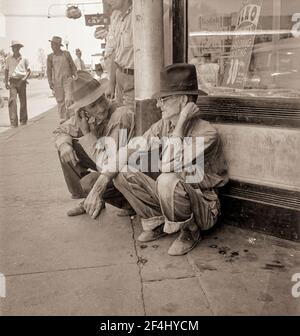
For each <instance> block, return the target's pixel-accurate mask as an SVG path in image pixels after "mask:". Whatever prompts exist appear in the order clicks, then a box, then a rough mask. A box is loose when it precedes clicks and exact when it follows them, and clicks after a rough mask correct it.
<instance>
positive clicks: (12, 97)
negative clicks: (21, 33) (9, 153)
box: [5, 41, 31, 127]
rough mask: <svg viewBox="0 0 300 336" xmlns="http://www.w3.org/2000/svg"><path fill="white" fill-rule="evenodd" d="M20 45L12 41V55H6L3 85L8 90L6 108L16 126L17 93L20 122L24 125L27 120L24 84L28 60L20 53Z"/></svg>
mask: <svg viewBox="0 0 300 336" xmlns="http://www.w3.org/2000/svg"><path fill="white" fill-rule="evenodd" d="M22 47H23V45H22V44H21V43H19V42H18V41H12V43H11V48H12V51H13V55H11V56H8V57H7V59H6V65H5V87H6V89H7V90H9V101H8V110H9V118H10V123H11V126H12V127H18V109H17V97H18V95H19V99H20V124H21V125H26V123H27V120H28V115H27V97H26V84H27V78H28V77H29V76H30V73H31V71H30V68H29V62H28V60H27V59H26V58H24V57H23V56H22V55H21V53H20V49H21V48H22Z"/></svg>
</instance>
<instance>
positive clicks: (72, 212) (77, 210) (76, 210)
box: [67, 202, 85, 217]
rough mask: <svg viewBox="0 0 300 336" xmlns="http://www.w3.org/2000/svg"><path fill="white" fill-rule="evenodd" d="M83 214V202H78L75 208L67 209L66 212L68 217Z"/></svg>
mask: <svg viewBox="0 0 300 336" xmlns="http://www.w3.org/2000/svg"><path fill="white" fill-rule="evenodd" d="M83 214H85V210H84V207H83V202H80V203H79V204H78V205H77V206H76V207H75V208H73V209H71V210H69V211H68V212H67V215H68V216H69V217H75V216H80V215H83Z"/></svg>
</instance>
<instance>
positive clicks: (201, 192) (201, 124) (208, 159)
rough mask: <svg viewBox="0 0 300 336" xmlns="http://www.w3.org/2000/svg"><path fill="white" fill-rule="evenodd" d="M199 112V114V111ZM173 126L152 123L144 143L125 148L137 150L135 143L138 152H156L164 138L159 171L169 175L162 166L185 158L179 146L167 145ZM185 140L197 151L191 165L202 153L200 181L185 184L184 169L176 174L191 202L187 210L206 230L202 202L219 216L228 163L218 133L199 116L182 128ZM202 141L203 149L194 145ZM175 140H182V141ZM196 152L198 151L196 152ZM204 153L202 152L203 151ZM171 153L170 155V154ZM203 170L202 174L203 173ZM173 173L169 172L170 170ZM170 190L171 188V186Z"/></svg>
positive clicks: (135, 139)
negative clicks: (220, 198)
mask: <svg viewBox="0 0 300 336" xmlns="http://www.w3.org/2000/svg"><path fill="white" fill-rule="evenodd" d="M199 113H200V112H199ZM174 128H175V125H172V123H171V122H170V121H168V120H163V119H161V120H160V121H158V122H157V123H155V124H153V125H152V126H151V127H150V129H149V130H148V131H146V133H144V135H143V138H144V140H145V141H144V143H142V142H141V140H140V139H138V138H133V139H132V140H131V141H130V142H129V144H128V148H136V145H137V143H138V144H139V148H140V149H139V152H140V153H143V152H144V151H145V150H149V149H150V148H151V150H152V151H153V150H155V148H157V146H158V145H159V143H158V142H157V139H162V138H163V137H166V141H165V142H163V144H164V146H163V151H162V152H161V161H162V165H161V167H162V169H161V171H162V172H166V173H169V172H170V171H164V170H165V167H167V168H169V165H167V163H168V161H169V162H170V161H177V160H178V157H184V155H185V153H182V147H181V148H180V147H178V148H177V149H176V147H175V148H174V147H173V148H172V147H169V148H168V146H169V145H170V146H172V143H174V142H172V141H170V143H168V139H172V133H173V130H174ZM184 137H189V138H190V139H191V142H190V143H189V146H190V147H192V148H193V146H194V148H196V150H195V151H191V153H192V155H191V156H192V157H191V158H190V159H191V160H192V162H195V160H196V158H199V157H201V156H202V155H201V154H203V159H204V161H203V160H200V162H198V163H197V162H196V164H195V165H197V164H198V165H199V166H200V167H199V169H200V170H202V172H203V179H202V180H201V179H199V181H197V180H195V181H193V180H192V181H193V182H192V183H191V182H187V181H188V177H189V173H188V172H187V171H185V170H183V171H182V172H178V173H176V172H175V173H176V175H177V176H178V178H179V179H180V180H181V181H183V182H185V183H183V185H184V186H185V189H186V192H187V194H188V197H189V200H190V208H191V209H192V211H193V214H194V218H195V221H196V223H197V224H198V226H199V227H201V228H204V227H207V225H208V224H209V223H206V221H203V201H202V200H203V199H204V200H205V201H206V202H208V203H207V204H209V208H210V209H211V212H212V214H213V215H214V216H217V215H218V214H220V202H219V199H218V188H220V187H223V186H224V185H225V184H226V183H227V182H228V172H227V164H226V161H225V158H224V154H223V151H222V143H221V139H220V136H219V134H218V132H217V130H216V129H215V128H214V127H213V126H212V125H211V124H210V123H209V122H208V121H205V120H202V119H201V118H200V116H199V114H198V115H196V116H195V117H194V118H192V119H191V120H189V121H188V122H187V124H186V126H185V129H184ZM199 137H201V138H203V140H204V147H202V146H201V147H198V148H197V146H195V143H196V141H197V138H199ZM177 140H180V141H183V139H182V138H178V137H177ZM199 150H200V151H201V152H199ZM203 150H204V152H203ZM170 153H171V155H170ZM203 170H204V171H203ZM171 172H172V171H171ZM170 188H171V186H170Z"/></svg>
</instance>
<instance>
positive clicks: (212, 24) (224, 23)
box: [188, 0, 300, 98]
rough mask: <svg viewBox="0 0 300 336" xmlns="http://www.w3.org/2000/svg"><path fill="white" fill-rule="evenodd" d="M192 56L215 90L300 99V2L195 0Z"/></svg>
mask: <svg viewBox="0 0 300 336" xmlns="http://www.w3.org/2000/svg"><path fill="white" fill-rule="evenodd" d="M188 32H189V38H188V61H189V62H190V63H192V64H195V66H196V69H197V73H198V81H199V87H200V88H201V89H203V90H206V91H207V92H208V94H210V95H233V96H236V95H238V96H262V97H266V96H267V97H289V98H292V97H295V98H300V62H299V61H298V60H299V58H300V2H299V1H293V0H284V1H283V0H226V1H223V0H211V1H209V2H207V1H205V0H189V1H188Z"/></svg>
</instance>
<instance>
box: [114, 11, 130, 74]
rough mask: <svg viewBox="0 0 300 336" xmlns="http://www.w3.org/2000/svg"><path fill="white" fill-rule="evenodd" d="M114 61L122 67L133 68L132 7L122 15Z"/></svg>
mask: <svg viewBox="0 0 300 336" xmlns="http://www.w3.org/2000/svg"><path fill="white" fill-rule="evenodd" d="M115 62H116V63H117V64H118V65H119V66H120V67H122V68H125V69H134V49H133V27H132V7H130V8H129V9H128V10H127V12H126V13H125V14H124V15H123V16H122V19H121V23H120V31H119V36H118V39H117V42H116V54H115Z"/></svg>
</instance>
